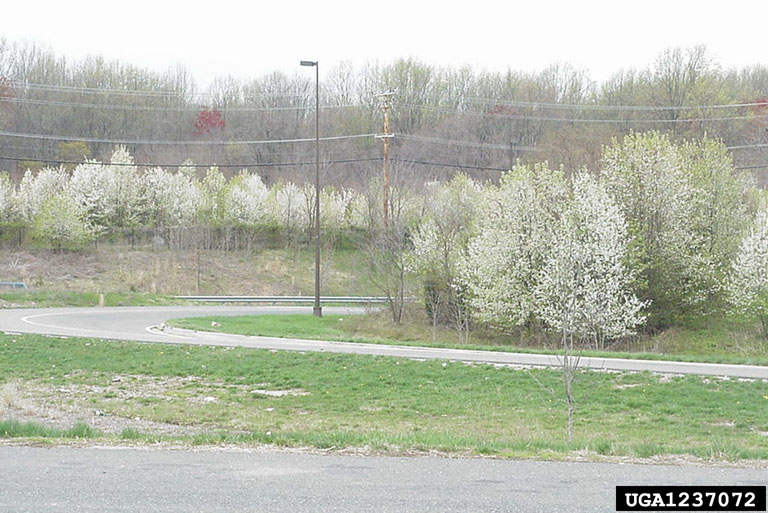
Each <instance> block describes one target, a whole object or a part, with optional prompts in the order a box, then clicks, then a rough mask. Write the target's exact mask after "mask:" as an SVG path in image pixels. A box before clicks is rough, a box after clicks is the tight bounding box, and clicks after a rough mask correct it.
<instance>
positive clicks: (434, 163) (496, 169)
mask: <svg viewBox="0 0 768 513" xmlns="http://www.w3.org/2000/svg"><path fill="white" fill-rule="evenodd" d="M394 160H395V161H397V162H404V163H406V164H423V165H425V166H439V167H452V168H456V169H478V170H482V171H502V172H503V171H509V168H506V167H503V168H502V167H482V166H468V165H464V164H449V163H445V162H429V161H426V160H411V159H394Z"/></svg>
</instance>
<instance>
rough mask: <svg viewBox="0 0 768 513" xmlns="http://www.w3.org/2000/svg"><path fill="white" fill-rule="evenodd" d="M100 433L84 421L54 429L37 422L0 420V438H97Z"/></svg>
mask: <svg viewBox="0 0 768 513" xmlns="http://www.w3.org/2000/svg"><path fill="white" fill-rule="evenodd" d="M99 436H101V433H100V432H99V431H97V430H95V429H93V428H92V427H91V426H89V425H88V424H86V423H85V422H77V423H75V425H74V426H72V427H71V428H69V429H56V428H50V427H46V426H43V425H42V424H39V423H37V422H19V421H17V420H3V421H0V438H97V437H99Z"/></svg>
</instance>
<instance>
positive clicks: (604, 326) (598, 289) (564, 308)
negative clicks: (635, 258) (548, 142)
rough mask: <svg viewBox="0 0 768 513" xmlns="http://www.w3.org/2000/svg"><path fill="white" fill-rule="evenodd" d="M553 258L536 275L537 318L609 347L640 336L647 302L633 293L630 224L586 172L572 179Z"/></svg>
mask: <svg viewBox="0 0 768 513" xmlns="http://www.w3.org/2000/svg"><path fill="white" fill-rule="evenodd" d="M562 208H563V212H562V215H561V217H560V221H559V223H558V226H557V229H556V231H555V236H554V241H553V245H552V248H551V251H550V252H549V254H548V255H547V256H546V257H545V259H544V262H543V266H542V268H541V271H540V272H539V275H538V277H537V280H536V281H537V284H536V288H535V296H536V302H537V306H536V310H537V316H538V317H539V318H540V319H541V320H542V321H543V322H544V323H545V324H546V325H547V327H549V328H550V329H553V330H555V331H557V332H558V333H566V334H568V336H569V337H573V338H575V339H576V340H578V341H579V342H581V343H584V344H587V345H588V346H590V347H594V348H596V349H605V344H606V341H607V340H613V339H617V338H621V337H624V336H627V335H630V334H633V333H635V329H636V328H637V327H638V326H640V325H642V324H643V323H644V322H645V320H646V316H645V315H644V314H643V312H642V311H643V309H644V308H645V307H646V306H647V305H648V303H647V302H643V301H640V299H638V298H637V296H636V295H635V293H634V291H633V290H632V287H633V283H634V280H635V277H634V275H633V274H634V273H633V271H632V270H631V269H629V268H628V267H627V265H626V261H627V254H628V245H629V235H628V231H627V223H626V221H625V220H624V216H623V215H622V213H621V210H620V209H619V207H618V205H617V204H616V202H615V201H614V200H613V199H612V198H611V197H610V196H609V194H608V192H607V191H606V190H605V187H604V186H603V185H602V184H600V183H598V182H597V181H596V180H595V179H594V178H592V177H591V176H590V175H589V174H588V173H587V172H584V171H583V172H579V173H576V174H575V175H574V176H573V198H572V199H571V201H570V202H569V203H568V204H566V205H563V207H562Z"/></svg>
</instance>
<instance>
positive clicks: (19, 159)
mask: <svg viewBox="0 0 768 513" xmlns="http://www.w3.org/2000/svg"><path fill="white" fill-rule="evenodd" d="M0 160H10V161H12V162H42V163H43V164H96V165H100V166H105V167H106V166H109V167H191V168H211V167H220V168H232V167H242V168H245V167H283V166H284V167H288V166H312V165H314V164H315V161H314V160H312V161H308V162H261V163H257V162H250V163H242V164H167V163H166V164H158V163H136V164H127V163H115V164H111V163H108V162H98V161H89V160H86V161H85V162H83V161H82V160H62V159H41V158H37V157H7V156H2V155H0ZM375 161H381V157H369V158H357V159H337V160H329V161H326V162H327V163H329V164H349V163H354V162H375Z"/></svg>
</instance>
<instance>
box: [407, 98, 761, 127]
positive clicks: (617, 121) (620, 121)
mask: <svg viewBox="0 0 768 513" xmlns="http://www.w3.org/2000/svg"><path fill="white" fill-rule="evenodd" d="M394 105H396V106H400V107H406V108H409V109H419V110H427V111H432V112H440V113H443V114H453V115H456V116H476V117H484V118H495V119H524V120H530V121H551V122H560V123H595V124H600V123H607V124H627V123H654V124H656V123H683V122H702V121H744V120H754V119H765V118H768V115H753V116H728V117H712V118H679V119H594V118H553V117H547V116H531V115H527V114H495V113H491V112H472V111H466V110H465V111H452V110H449V109H441V108H438V107H429V106H423V105H414V104H408V103H399V102H395V103H394Z"/></svg>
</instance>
